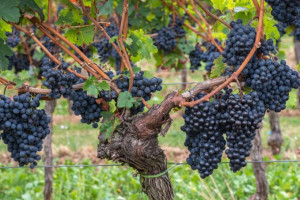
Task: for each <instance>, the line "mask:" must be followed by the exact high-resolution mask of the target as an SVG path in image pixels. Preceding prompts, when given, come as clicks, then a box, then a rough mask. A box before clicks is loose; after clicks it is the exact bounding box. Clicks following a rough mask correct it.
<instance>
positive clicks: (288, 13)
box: [266, 0, 300, 40]
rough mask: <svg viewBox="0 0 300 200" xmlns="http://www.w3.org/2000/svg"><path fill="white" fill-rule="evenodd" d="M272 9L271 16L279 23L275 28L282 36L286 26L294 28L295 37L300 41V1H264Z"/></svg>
mask: <svg viewBox="0 0 300 200" xmlns="http://www.w3.org/2000/svg"><path fill="white" fill-rule="evenodd" d="M266 2H268V3H269V5H270V6H271V7H272V12H271V14H272V16H273V17H274V19H276V20H278V21H279V24H278V25H277V28H278V30H279V32H280V35H281V36H282V35H284V34H285V31H284V29H285V28H286V27H287V26H294V27H295V32H294V34H295V37H296V39H298V40H300V1H299V0H266Z"/></svg>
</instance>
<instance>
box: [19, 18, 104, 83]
mask: <svg viewBox="0 0 300 200" xmlns="http://www.w3.org/2000/svg"><path fill="white" fill-rule="evenodd" d="M25 17H26V18H27V19H29V20H30V21H31V22H32V23H33V24H34V25H35V26H36V27H37V28H38V29H40V30H41V31H42V32H43V33H44V34H45V35H47V36H48V37H49V38H50V39H51V40H52V41H53V42H54V43H55V44H56V45H58V46H59V47H60V48H62V49H63V50H64V51H65V52H66V53H67V54H69V55H70V56H71V57H72V58H73V59H75V60H76V62H77V61H78V63H81V60H80V59H79V58H78V57H77V56H75V54H73V53H72V52H71V51H70V50H69V49H68V48H66V47H65V46H64V45H62V44H61V43H60V42H58V41H57V40H56V39H55V38H54V37H53V36H52V35H51V34H50V33H49V31H50V32H51V33H52V34H53V35H55V36H56V37H58V38H59V39H60V40H62V41H63V42H64V43H66V44H67V45H68V46H69V47H70V48H71V49H73V50H74V51H75V52H76V53H77V54H78V55H79V56H80V57H81V58H82V59H83V61H84V62H85V63H83V64H82V65H81V66H83V65H86V66H88V67H91V68H92V69H93V70H95V71H96V72H97V73H98V74H100V76H101V77H102V78H104V79H106V80H110V78H109V77H108V76H107V75H106V74H105V73H104V72H103V71H102V70H101V69H100V68H99V67H98V66H97V65H96V64H95V63H93V62H91V60H90V59H89V58H88V57H86V55H85V54H84V53H83V52H82V51H80V49H78V47H76V46H75V45H74V44H72V43H71V42H70V41H69V40H68V39H67V38H65V37H64V36H63V35H61V34H60V33H59V32H58V31H56V30H55V29H53V28H52V27H51V26H49V25H48V24H43V23H41V22H40V21H39V20H38V19H37V18H36V17H34V16H29V15H25ZM88 67H85V69H87V68H88ZM87 71H88V72H90V73H91V74H93V75H94V76H95V77H96V78H97V79H99V78H100V77H99V75H97V73H95V72H93V73H92V71H91V70H87Z"/></svg>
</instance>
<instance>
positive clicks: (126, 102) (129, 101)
mask: <svg viewBox="0 0 300 200" xmlns="http://www.w3.org/2000/svg"><path fill="white" fill-rule="evenodd" d="M134 102H135V98H133V97H132V95H131V93H130V92H128V91H125V92H122V93H120V95H119V98H118V105H117V106H118V108H127V109H129V108H132V106H133V103H134Z"/></svg>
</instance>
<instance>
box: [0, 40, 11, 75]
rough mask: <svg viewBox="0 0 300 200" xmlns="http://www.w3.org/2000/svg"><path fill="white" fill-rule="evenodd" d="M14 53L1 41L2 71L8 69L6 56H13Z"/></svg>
mask: <svg viewBox="0 0 300 200" xmlns="http://www.w3.org/2000/svg"><path fill="white" fill-rule="evenodd" d="M12 55H13V52H12V51H11V49H10V48H9V47H8V46H7V45H6V44H4V41H3V40H2V39H0V70H5V69H7V66H8V59H7V58H6V57H5V56H12Z"/></svg>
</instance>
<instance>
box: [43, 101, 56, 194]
mask: <svg viewBox="0 0 300 200" xmlns="http://www.w3.org/2000/svg"><path fill="white" fill-rule="evenodd" d="M55 107H56V100H50V101H46V105H45V111H46V113H47V115H48V116H49V117H51V122H50V123H49V128H50V134H49V135H47V137H46V138H45V140H44V152H45V161H44V164H45V165H52V161H53V155H52V133H53V112H54V109H55ZM52 191H53V169H52V168H51V167H45V185H44V199H45V200H51V199H52Z"/></svg>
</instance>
